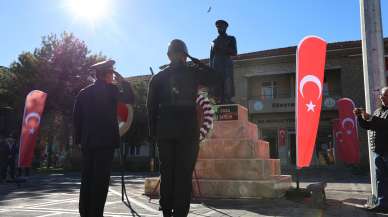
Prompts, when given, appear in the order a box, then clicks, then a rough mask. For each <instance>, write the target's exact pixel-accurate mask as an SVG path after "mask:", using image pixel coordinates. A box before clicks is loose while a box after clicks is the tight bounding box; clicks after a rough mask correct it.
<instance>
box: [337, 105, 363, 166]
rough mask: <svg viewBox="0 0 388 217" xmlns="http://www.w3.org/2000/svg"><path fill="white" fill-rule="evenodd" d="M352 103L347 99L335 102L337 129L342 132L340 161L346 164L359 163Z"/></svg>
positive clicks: (358, 144)
mask: <svg viewBox="0 0 388 217" xmlns="http://www.w3.org/2000/svg"><path fill="white" fill-rule="evenodd" d="M354 107H355V106H354V102H353V101H352V100H351V99H349V98H341V99H339V100H337V109H338V114H339V126H338V127H339V128H340V130H341V131H342V135H341V136H342V140H343V142H342V143H341V146H342V147H341V150H343V154H342V155H341V160H342V161H344V162H345V163H347V164H357V163H359V162H360V142H359V140H358V129H357V119H356V117H355V116H354V114H353V109H354Z"/></svg>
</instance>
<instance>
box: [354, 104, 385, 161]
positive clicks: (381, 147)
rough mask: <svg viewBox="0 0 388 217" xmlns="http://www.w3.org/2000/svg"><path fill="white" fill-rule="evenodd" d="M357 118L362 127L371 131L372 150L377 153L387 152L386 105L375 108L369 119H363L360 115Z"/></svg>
mask: <svg viewBox="0 0 388 217" xmlns="http://www.w3.org/2000/svg"><path fill="white" fill-rule="evenodd" d="M357 119H358V122H359V124H360V126H361V127H362V128H364V129H367V130H371V131H372V136H371V144H372V146H371V149H372V151H374V152H376V153H377V154H388V107H386V106H383V107H381V108H379V109H377V110H376V111H375V112H374V113H373V115H372V119H371V120H364V119H362V118H361V117H358V118H357Z"/></svg>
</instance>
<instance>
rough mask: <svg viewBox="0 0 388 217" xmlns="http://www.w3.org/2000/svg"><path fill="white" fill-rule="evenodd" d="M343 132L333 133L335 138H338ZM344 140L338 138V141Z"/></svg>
mask: <svg viewBox="0 0 388 217" xmlns="http://www.w3.org/2000/svg"><path fill="white" fill-rule="evenodd" d="M342 134H343V133H342V132H341V131H337V132H336V133H335V138H338V137H339V135H342ZM343 141H344V140H343V139H341V138H340V139H339V142H343Z"/></svg>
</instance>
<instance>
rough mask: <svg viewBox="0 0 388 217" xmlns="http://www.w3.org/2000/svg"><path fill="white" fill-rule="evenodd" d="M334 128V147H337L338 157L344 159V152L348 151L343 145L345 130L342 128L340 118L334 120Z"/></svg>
mask: <svg viewBox="0 0 388 217" xmlns="http://www.w3.org/2000/svg"><path fill="white" fill-rule="evenodd" d="M332 129H333V136H334V142H335V143H334V147H335V155H336V159H339V160H342V161H343V159H344V154H345V153H346V149H345V150H344V146H343V142H344V139H343V136H342V134H343V132H342V130H341V126H340V121H339V119H334V120H332Z"/></svg>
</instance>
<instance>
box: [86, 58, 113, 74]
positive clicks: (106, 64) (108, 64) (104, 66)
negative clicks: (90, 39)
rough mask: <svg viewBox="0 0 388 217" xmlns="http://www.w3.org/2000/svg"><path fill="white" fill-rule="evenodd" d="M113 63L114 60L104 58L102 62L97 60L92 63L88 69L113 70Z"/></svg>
mask: <svg viewBox="0 0 388 217" xmlns="http://www.w3.org/2000/svg"><path fill="white" fill-rule="evenodd" d="M114 64H115V61H114V60H105V61H102V62H98V63H96V64H94V65H91V66H90V69H91V70H95V71H105V70H113V65H114Z"/></svg>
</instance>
